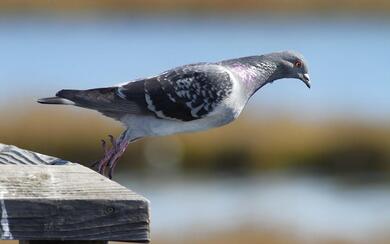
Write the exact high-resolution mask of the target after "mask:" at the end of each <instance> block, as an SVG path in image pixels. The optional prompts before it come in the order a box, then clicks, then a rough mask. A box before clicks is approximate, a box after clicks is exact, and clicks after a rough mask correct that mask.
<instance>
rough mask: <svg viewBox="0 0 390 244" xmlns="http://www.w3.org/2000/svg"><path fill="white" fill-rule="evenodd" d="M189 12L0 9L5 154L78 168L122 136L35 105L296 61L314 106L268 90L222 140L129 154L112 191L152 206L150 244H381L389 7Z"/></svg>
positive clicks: (386, 197) (103, 121)
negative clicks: (281, 55) (193, 72)
mask: <svg viewBox="0 0 390 244" xmlns="http://www.w3.org/2000/svg"><path fill="white" fill-rule="evenodd" d="M21 2H23V1H21ZM186 2H187V5H188V6H190V7H188V8H186V6H187V5H186V4H185V3H181V4H178V5H175V3H177V2H175V1H151V2H150V3H149V4H146V3H145V4H142V2H138V1H129V2H126V1H112V2H110V1H101V2H100V3H102V5H101V6H100V5H99V4H96V3H95V4H92V3H91V2H90V5H93V8H88V6H89V5H88V4H86V3H85V2H84V4H76V3H73V5H72V4H70V5H69V4H66V3H65V1H59V2H50V1H48V2H46V1H36V2H33V1H25V5H23V4H19V5H18V4H12V3H11V2H7V1H5V2H3V3H0V7H1V8H0V13H1V14H0V44H1V45H0V54H1V56H0V57H1V58H0V84H1V89H0V116H1V120H0V142H1V143H7V144H15V145H17V146H19V147H24V148H27V149H31V150H35V151H39V152H42V153H45V154H50V155H54V156H58V157H61V158H64V159H68V160H71V161H74V162H80V163H83V164H85V165H88V164H91V163H92V162H93V161H94V160H96V159H98V158H99V157H101V155H102V151H101V148H100V144H99V141H100V139H102V138H106V137H107V135H108V134H114V135H117V134H118V133H119V132H120V130H121V127H120V125H119V124H118V123H117V122H114V121H111V120H110V119H107V118H103V117H102V116H100V115H98V114H97V113H95V112H92V111H88V110H83V109H79V108H71V107H64V106H54V107H52V106H43V105H38V104H36V103H35V100H36V99H37V98H39V97H45V96H51V95H53V94H55V92H56V91H57V90H60V89H62V88H75V89H87V88H93V87H101V86H110V85H112V84H116V83H121V82H124V81H127V80H131V79H135V78H140V77H146V76H151V75H154V74H158V73H160V72H162V71H164V70H166V69H169V68H172V67H175V66H179V65H182V64H186V63H193V62H200V61H218V60H222V59H227V58H234V57H240V56H246V55H256V54H262V53H267V52H272V51H278V50H285V49H292V50H297V51H300V52H302V53H303V54H304V55H305V57H306V59H307V60H308V62H309V70H310V75H311V78H312V82H313V86H312V89H311V90H308V89H307V88H306V87H305V86H304V85H303V84H302V83H301V82H299V81H296V80H281V81H277V82H275V83H273V84H272V85H268V86H266V87H264V88H263V89H262V90H261V91H260V92H259V93H257V94H256V95H255V96H254V97H253V99H252V100H251V102H250V104H249V106H248V107H247V109H246V110H245V111H244V113H243V115H242V116H241V118H240V120H239V121H236V122H235V123H233V124H231V125H228V126H225V127H223V128H219V129H215V130H211V131H208V132H199V133H193V134H185V135H175V136H170V137H165V138H148V139H145V140H142V141H139V142H136V143H134V144H132V145H130V147H129V150H128V151H127V152H126V154H125V156H124V158H122V160H121V162H120V163H119V166H118V169H117V175H116V176H115V180H117V181H118V182H120V183H121V184H124V185H126V186H128V187H129V188H131V189H133V190H135V191H137V192H139V193H141V194H143V195H145V196H146V197H147V198H148V199H149V200H151V202H152V239H153V240H154V241H153V243H239V242H244V243H313V242H314V243H388V242H389V241H390V236H389V234H388V233H389V231H390V207H389V206H390V184H389V183H390V181H389V180H390V124H389V122H390V109H389V108H390V96H389V91H390V69H389V68H388V64H389V57H390V47H389V41H390V18H388V14H386V13H387V9H388V8H389V7H388V6H389V4H388V3H387V2H386V1H377V2H375V4H376V5H375V4H374V3H373V4H372V5H375V6H376V7H372V6H371V5H370V4H368V3H367V2H365V1H361V2H360V5H359V3H358V4H356V3H355V2H354V3H352V2H349V1H340V2H339V5H337V4H335V2H333V4H332V3H330V4H329V3H328V1H327V2H326V3H323V2H322V1H314V2H317V5H313V4H308V6H306V5H305V6H306V8H303V7H302V8H301V7H299V6H303V5H302V4H303V2H305V1H303V2H300V3H297V4H298V5H297V6H296V5H294V4H293V3H292V2H288V4H287V7H283V6H282V5H280V4H283V3H284V1H281V2H279V1H276V2H275V3H274V4H275V5H273V4H271V3H269V2H264V1H259V3H261V2H263V3H266V4H265V5H264V6H266V7H265V9H262V8H261V6H262V5H261V4H260V5H259V4H257V2H255V1H240V2H242V4H243V5H240V3H238V2H236V1H227V2H228V3H234V4H232V5H231V7H229V6H225V5H224V4H223V3H222V2H220V1H216V2H217V3H214V2H211V3H210V4H207V3H206V2H205V1H198V2H197V1H186ZM196 2H197V3H198V4H194V3H196ZM218 2H219V5H218ZM27 3H28V4H27ZM103 3H107V4H103ZM109 3H111V5H110V4H109ZM131 3H133V5H131ZM153 3H156V4H157V5H156V6H155V7H153ZM163 3H165V5H164V4H163ZM213 3H214V4H213ZM286 3H287V2H286ZM191 4H193V5H191ZM251 4H252V5H253V6H254V7H253V8H251V6H252V5H251ZM267 4H268V5H267ZM321 4H322V5H321ZM348 4H349V5H348ZM149 5H151V6H149ZM222 5H223V6H224V7H222V9H219V8H218V6H222ZM132 6H133V7H134V6H135V7H134V9H132ZM172 6H176V8H175V7H172ZM183 6H184V7H183ZM236 6H247V7H246V8H244V7H243V8H237V9H236ZM273 6H274V7H273ZM368 6H371V7H372V8H369V7H368Z"/></svg>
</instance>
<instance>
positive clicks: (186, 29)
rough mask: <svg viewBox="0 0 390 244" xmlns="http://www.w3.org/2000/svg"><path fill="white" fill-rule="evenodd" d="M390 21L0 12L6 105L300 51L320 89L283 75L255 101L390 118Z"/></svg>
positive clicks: (253, 107) (307, 115)
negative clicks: (194, 66) (189, 66)
mask: <svg viewBox="0 0 390 244" xmlns="http://www.w3.org/2000/svg"><path fill="white" fill-rule="evenodd" d="M389 43H390V20H389V19H381V18H363V17H361V18H359V17H353V18H344V19H343V18H325V17H321V18H316V17H313V16H311V17H306V18H287V17H284V18H277V17H255V16H252V17H242V16H241V17H232V18H227V17H222V16H219V17H214V18H211V17H199V18H196V17H185V16H181V17H155V16H154V17H151V16H138V17H134V16H133V17H126V16H123V15H121V16H118V17H113V16H99V15H91V16H81V15H75V16H71V17H69V16H62V15H43V16H21V15H16V16H15V15H3V16H2V17H0V84H1V89H0V102H1V104H2V105H3V106H7V105H9V104H11V103H12V102H15V101H19V103H21V102H20V101H22V103H23V105H26V104H33V99H32V98H36V97H39V96H49V95H52V94H54V93H55V91H57V90H59V89H61V88H80V89H83V88H92V87H99V86H109V85H112V84H116V83H120V82H123V81H126V80H131V79H134V78H139V77H144V76H150V75H153V74H157V73H159V72H161V71H164V70H166V69H168V68H171V67H174V66H178V65H182V64H186V63H192V62H199V61H217V60H221V59H226V58H233V57H239V56H246V55H254V54H262V53H267V52H272V51H277V50H284V49H293V50H298V51H300V52H302V53H303V54H304V55H305V56H306V59H307V60H308V62H309V69H310V75H311V77H312V81H313V87H312V89H311V90H308V89H307V88H306V87H305V86H304V85H303V84H302V83H301V82H299V81H297V80H282V81H279V82H275V83H274V84H272V85H269V86H267V87H265V88H264V89H263V90H262V91H261V92H260V94H257V95H256V96H255V97H254V99H253V102H252V103H251V104H250V111H252V112H254V113H256V114H258V115H260V116H261V115H263V114H266V113H268V112H275V111H279V112H280V111H282V112H286V113H290V114H294V115H295V116H296V117H298V118H303V119H305V120H306V119H322V118H329V117H333V116H339V115H342V116H345V115H346V114H347V116H348V117H350V116H353V117H356V118H359V119H368V120H378V121H380V120H383V119H385V120H388V119H389V118H390V109H389V107H390V96H389V91H390V69H389V67H388V66H389V57H390V45H389Z"/></svg>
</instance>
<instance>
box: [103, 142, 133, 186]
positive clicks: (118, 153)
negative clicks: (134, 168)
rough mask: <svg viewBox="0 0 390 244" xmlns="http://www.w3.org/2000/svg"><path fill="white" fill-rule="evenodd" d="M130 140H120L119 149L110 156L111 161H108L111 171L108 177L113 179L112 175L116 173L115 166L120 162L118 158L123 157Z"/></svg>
mask: <svg viewBox="0 0 390 244" xmlns="http://www.w3.org/2000/svg"><path fill="white" fill-rule="evenodd" d="M129 143H130V141H129V140H127V139H125V138H123V139H121V140H119V141H118V143H117V145H116V146H117V148H116V149H117V150H116V153H115V154H114V155H113V156H112V157H111V158H110V162H109V163H108V167H109V171H108V178H110V179H112V175H113V173H114V168H115V166H116V164H117V162H118V159H119V158H120V157H122V155H123V154H124V153H125V151H126V148H127V147H128V145H129Z"/></svg>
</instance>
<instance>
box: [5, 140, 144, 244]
mask: <svg viewBox="0 0 390 244" xmlns="http://www.w3.org/2000/svg"><path fill="white" fill-rule="evenodd" d="M0 205H1V209H0V210H1V222H0V223H1V224H0V227H1V228H0V234H1V239H14V240H123V241H134V242H149V240H150V237H149V202H148V200H146V199H145V198H144V197H142V196H140V195H138V194H136V193H134V192H132V191H130V190H128V189H127V188H125V187H123V186H121V185H119V184H117V183H115V182H113V181H111V180H109V179H107V178H106V177H103V176H101V175H100V174H97V173H96V172H95V171H93V170H91V169H89V168H86V167H84V166H81V165H79V164H75V163H70V162H67V161H64V160H60V159H57V158H54V157H50V156H46V155H42V154H37V153H34V152H29V151H26V150H22V149H19V148H16V147H13V146H6V145H2V144H0Z"/></svg>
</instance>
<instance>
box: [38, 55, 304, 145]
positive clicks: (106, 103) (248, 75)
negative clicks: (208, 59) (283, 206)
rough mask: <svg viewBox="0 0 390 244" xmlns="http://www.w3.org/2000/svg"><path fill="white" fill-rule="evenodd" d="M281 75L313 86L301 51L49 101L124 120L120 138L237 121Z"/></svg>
mask: <svg viewBox="0 0 390 244" xmlns="http://www.w3.org/2000/svg"><path fill="white" fill-rule="evenodd" d="M282 78H297V79H300V80H302V81H303V82H304V83H305V84H306V85H307V86H308V87H309V88H310V80H309V76H308V68H307V64H306V62H305V60H304V58H303V56H302V55H301V54H299V53H297V52H292V51H284V52H275V53H270V54H266V55H259V56H250V57H243V58H238V59H230V60H225V61H221V62H216V63H198V64H190V65H184V66H181V67H177V68H174V69H171V70H168V71H166V72H163V73H161V74H160V75H157V76H153V77H151V78H145V79H138V80H134V81H131V82H127V83H125V84H122V85H118V86H113V87H107V88H97V89H91V90H61V91H59V92H58V93H57V94H56V97H54V98H53V97H52V98H43V99H39V100H38V102H40V103H46V104H67V105H69V104H71V105H75V106H79V107H84V108H89V109H93V110H97V111H99V112H101V113H103V114H104V115H106V116H109V117H111V118H114V119H117V120H119V121H121V122H122V123H123V124H124V125H125V126H126V127H127V130H126V131H125V132H124V133H123V135H122V136H121V138H122V139H123V140H127V141H132V140H134V139H136V138H142V137H145V136H155V135H168V134H173V133H178V132H189V131H197V130H204V129H208V128H212V127H218V126H221V125H224V124H227V123H229V122H231V121H233V120H234V119H236V118H237V117H238V116H239V114H240V113H241V111H242V110H243V108H244V106H245V105H246V103H247V101H248V100H249V98H250V97H251V96H252V95H253V94H254V93H255V92H256V91H257V90H258V89H260V88H261V87H263V86H264V85H266V84H268V83H272V82H273V81H275V80H278V79H282Z"/></svg>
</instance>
